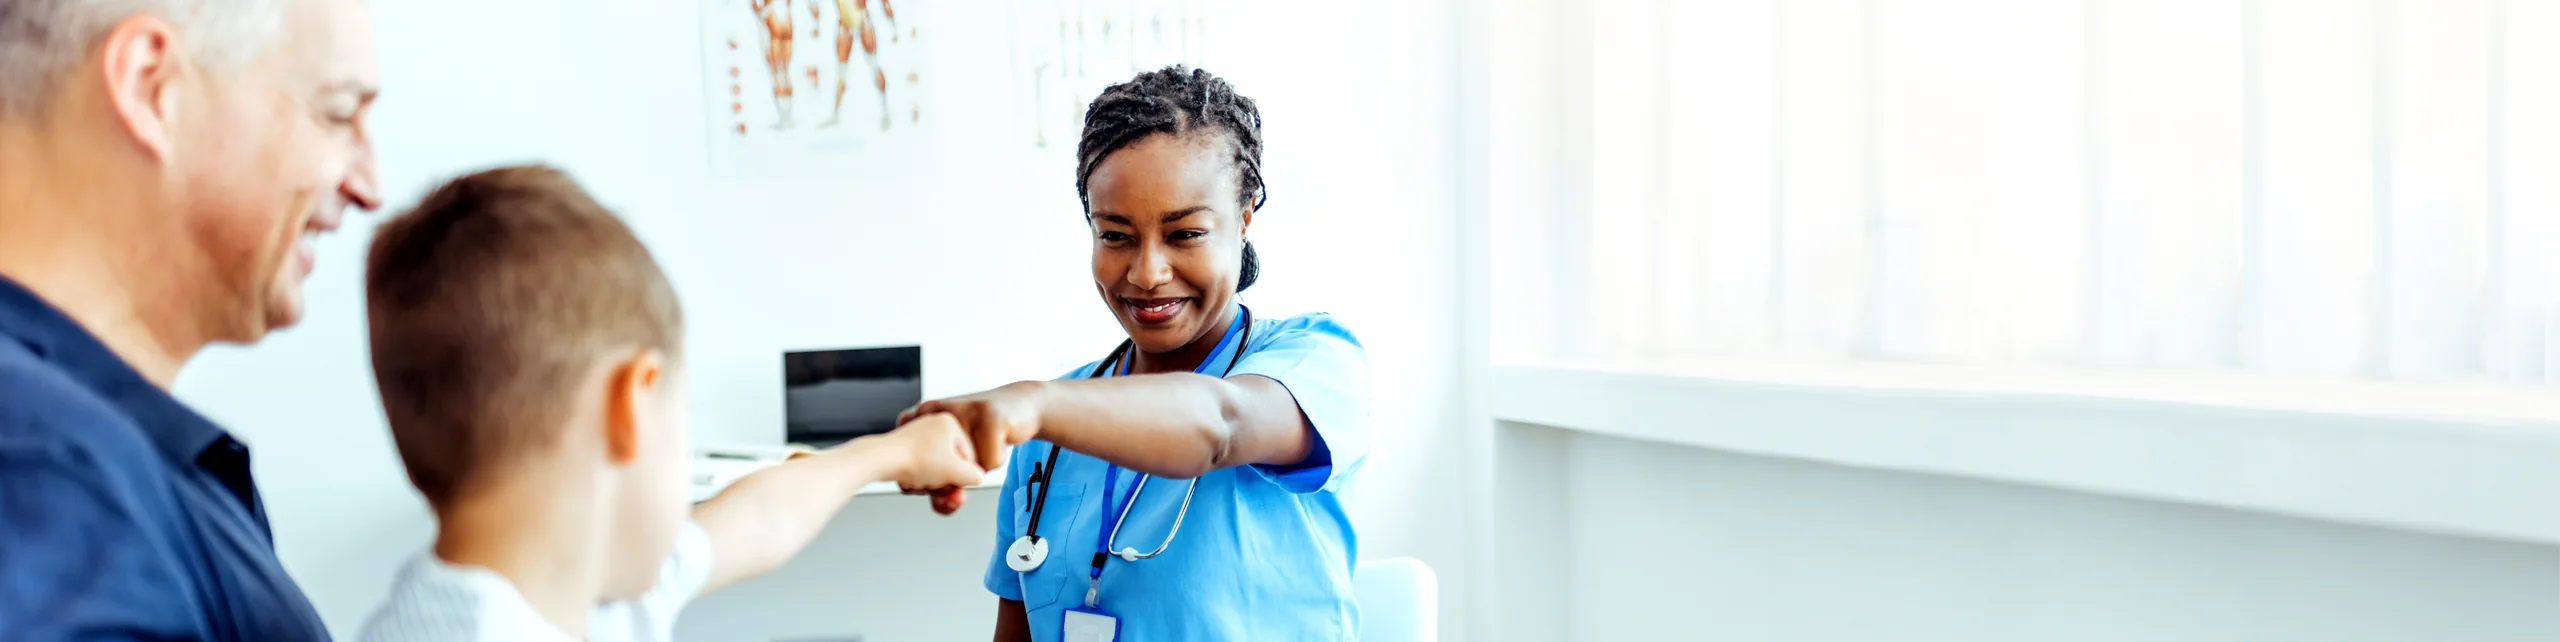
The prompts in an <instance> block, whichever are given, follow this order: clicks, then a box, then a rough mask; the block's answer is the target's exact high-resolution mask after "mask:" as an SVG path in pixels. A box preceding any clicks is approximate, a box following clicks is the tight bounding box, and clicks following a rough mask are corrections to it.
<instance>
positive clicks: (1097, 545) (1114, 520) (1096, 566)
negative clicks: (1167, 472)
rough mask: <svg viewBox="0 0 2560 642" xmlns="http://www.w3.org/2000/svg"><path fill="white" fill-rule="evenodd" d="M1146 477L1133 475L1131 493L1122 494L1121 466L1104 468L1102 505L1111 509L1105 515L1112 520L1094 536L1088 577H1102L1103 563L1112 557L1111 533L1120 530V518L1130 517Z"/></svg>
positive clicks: (1098, 578)
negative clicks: (1091, 568)
mask: <svg viewBox="0 0 2560 642" xmlns="http://www.w3.org/2000/svg"><path fill="white" fill-rule="evenodd" d="M1145 478H1146V475H1134V476H1131V477H1130V478H1129V481H1130V484H1129V494H1127V495H1122V494H1120V466H1119V465H1118V464H1112V465H1111V467H1109V468H1105V469H1103V471H1102V507H1103V508H1107V509H1111V513H1110V514H1109V515H1107V516H1105V518H1106V519H1109V520H1110V522H1109V523H1108V524H1107V525H1105V526H1103V530H1102V533H1100V534H1098V535H1096V536H1094V538H1093V571H1092V572H1091V573H1090V574H1088V575H1087V577H1090V578H1092V579H1095V580H1100V579H1102V563H1103V561H1105V560H1109V559H1111V533H1112V531H1115V530H1119V529H1118V526H1119V525H1120V520H1122V519H1127V518H1128V516H1129V505H1130V504H1134V503H1137V501H1138V489H1139V488H1140V487H1141V486H1140V485H1139V484H1138V482H1139V481H1142V480H1144V479H1145Z"/></svg>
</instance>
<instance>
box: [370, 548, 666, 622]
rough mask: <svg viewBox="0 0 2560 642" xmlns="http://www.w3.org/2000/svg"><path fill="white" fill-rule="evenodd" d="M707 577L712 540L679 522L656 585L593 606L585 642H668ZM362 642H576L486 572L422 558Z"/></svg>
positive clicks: (404, 572) (405, 572) (404, 573)
mask: <svg viewBox="0 0 2560 642" xmlns="http://www.w3.org/2000/svg"><path fill="white" fill-rule="evenodd" d="M710 577H711V537H710V536H709V535H706V534H704V533H703V532H702V525H700V524H696V523H693V522H690V521H688V522H685V525H684V529H683V530H682V531H680V532H679V533H678V534H677V535H676V545H675V550H674V552H671V553H668V554H667V561H666V562H665V563H662V564H660V565H658V583H657V584H656V585H654V586H651V587H650V588H649V592H648V593H646V594H643V595H641V596H640V598H639V599H635V600H630V601H625V602H608V603H604V604H598V605H596V607H595V609H594V610H592V611H589V612H588V613H587V631H586V636H585V639H586V640H587V642H624V641H632V642H667V641H669V640H673V639H674V638H675V625H676V614H677V612H679V611H682V610H684V605H685V603H686V602H690V601H692V600H693V598H694V596H695V595H696V594H699V593H701V592H702V585H703V583H704V582H707V581H709V580H710ZM359 639H360V640H362V641H363V642H467V641H476V640H491V641H498V640H504V641H508V642H516V641H524V640H531V641H542V642H550V641H555V640H557V641H563V642H575V641H576V640H578V639H579V636H575V635H571V634H569V632H567V631H562V630H560V627H557V626H553V625H552V624H551V621H550V620H546V619H543V618H542V614H541V613H540V612H537V611H535V610H534V608H533V603H531V602H528V601H526V600H525V599H524V594H523V593H520V592H517V591H516V587H515V585H514V584H512V583H509V582H508V581H507V578H506V577H505V576H501V575H499V574H497V573H496V572H494V571H490V570H489V569H485V568H480V567H476V566H458V565H455V564H452V563H449V562H446V561H444V560H442V559H438V558H437V557H436V556H435V552H434V551H428V552H427V553H425V554H421V555H419V556H418V559H417V560H415V561H411V562H410V563H409V565H408V567H406V568H403V569H401V571H400V577H399V579H397V580H394V582H393V584H392V587H391V597H390V599H388V600H385V601H384V602H383V604H382V608H380V609H376V610H375V611H374V612H373V616H372V617H369V618H366V619H365V625H364V633H363V635H362V637H361V638H359Z"/></svg>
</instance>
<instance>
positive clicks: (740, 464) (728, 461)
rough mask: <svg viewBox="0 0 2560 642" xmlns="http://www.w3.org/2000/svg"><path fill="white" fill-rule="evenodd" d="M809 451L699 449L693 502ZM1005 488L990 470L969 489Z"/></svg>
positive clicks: (874, 490)
mask: <svg viewBox="0 0 2560 642" xmlns="http://www.w3.org/2000/svg"><path fill="white" fill-rule="evenodd" d="M807 450H808V449H807V448H802V447H793V446H734V445H721V446H698V447H695V448H694V451H693V501H695V502H700V501H702V500H706V499H710V498H711V497H712V496H714V495H718V494H720V491H721V489H725V488H728V487H729V485H730V484H734V483H737V482H738V479H739V478H742V477H746V476H747V475H748V474H750V473H754V472H755V471H759V470H764V469H765V468H767V467H770V466H773V465H774V464H779V463H782V462H783V461H784V460H788V459H790V458H791V454H792V453H795V452H805V451H807ZM1003 485H1004V469H1002V468H998V469H995V470H990V471H987V477H986V479H983V480H980V481H979V482H978V484H977V485H975V486H970V488H995V487H999V486H1003ZM898 492H899V491H898V484H897V482H886V481H883V482H873V483H872V484H871V485H869V486H864V487H862V490H861V492H858V493H856V494H857V495H896V494H898Z"/></svg>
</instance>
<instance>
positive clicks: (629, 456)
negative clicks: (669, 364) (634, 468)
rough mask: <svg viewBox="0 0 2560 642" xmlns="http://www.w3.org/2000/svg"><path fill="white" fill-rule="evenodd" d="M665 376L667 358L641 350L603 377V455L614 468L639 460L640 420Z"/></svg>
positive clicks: (647, 414) (654, 351)
mask: <svg viewBox="0 0 2560 642" xmlns="http://www.w3.org/2000/svg"><path fill="white" fill-rule="evenodd" d="M665 376H666V359H665V357H663V356H661V355H660V354H659V353H658V351H657V350H643V351H640V352H637V353H633V354H632V355H631V356H630V357H628V358H625V359H623V360H622V361H621V362H618V363H615V364H614V365H613V370H612V374H611V375H609V376H607V377H605V382H606V384H605V386H606V387H605V395H604V452H605V458H606V460H607V461H611V462H613V463H614V464H615V465H623V464H629V463H631V462H633V461H635V460H638V459H639V458H640V441H641V435H642V433H644V432H647V431H646V430H643V429H642V426H641V422H642V421H643V419H642V418H644V417H647V416H649V409H648V406H649V405H650V404H655V403H658V401H657V394H658V385H659V382H660V380H661V379H663V378H664V377H665Z"/></svg>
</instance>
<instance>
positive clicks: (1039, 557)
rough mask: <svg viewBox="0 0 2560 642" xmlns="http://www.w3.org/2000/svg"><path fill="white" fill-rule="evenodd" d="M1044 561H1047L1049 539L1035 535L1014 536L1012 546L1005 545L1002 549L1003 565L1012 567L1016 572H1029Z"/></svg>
mask: <svg viewBox="0 0 2560 642" xmlns="http://www.w3.org/2000/svg"><path fill="white" fill-rule="evenodd" d="M1046 561H1049V540H1046V539H1042V538H1040V537H1037V536H1032V535H1025V536H1022V537H1017V538H1014V540H1013V546H1010V547H1006V548H1005V551H1004V565H1005V566H1008V567H1012V568H1013V572H1016V573H1029V572H1031V569H1035V568H1040V563H1041V562H1046Z"/></svg>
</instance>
